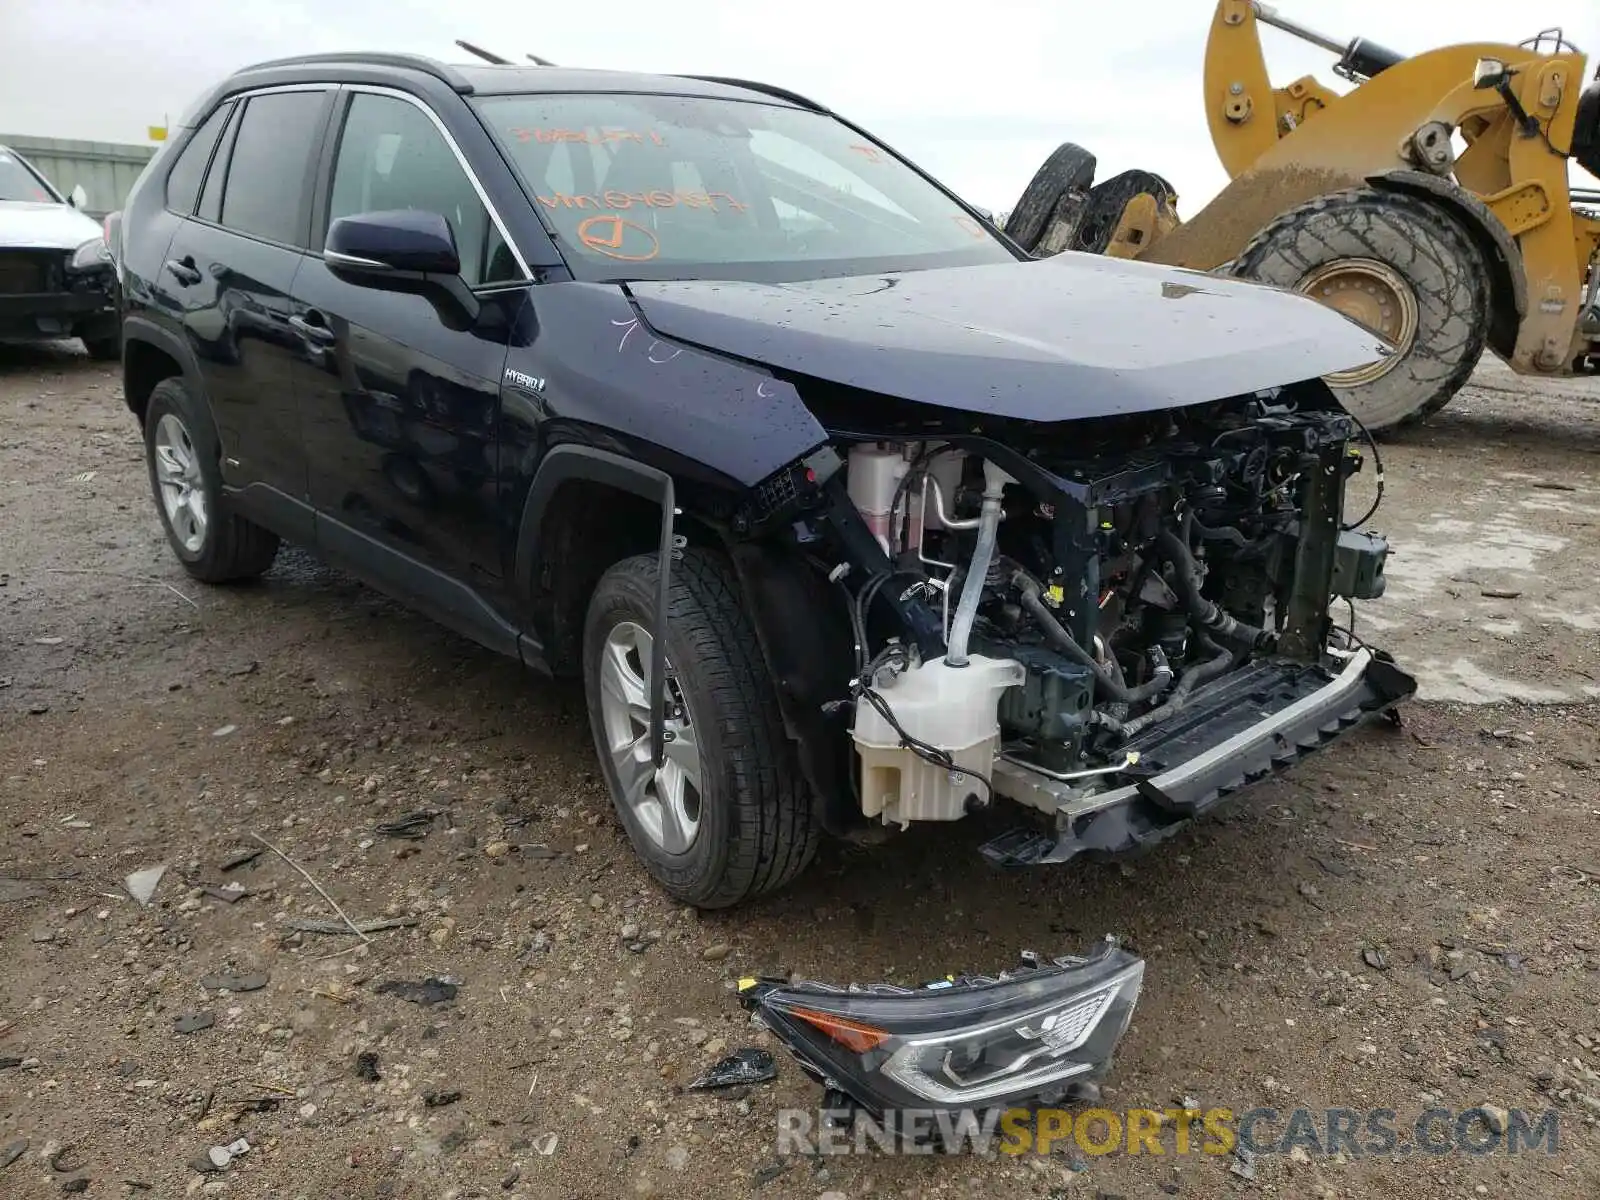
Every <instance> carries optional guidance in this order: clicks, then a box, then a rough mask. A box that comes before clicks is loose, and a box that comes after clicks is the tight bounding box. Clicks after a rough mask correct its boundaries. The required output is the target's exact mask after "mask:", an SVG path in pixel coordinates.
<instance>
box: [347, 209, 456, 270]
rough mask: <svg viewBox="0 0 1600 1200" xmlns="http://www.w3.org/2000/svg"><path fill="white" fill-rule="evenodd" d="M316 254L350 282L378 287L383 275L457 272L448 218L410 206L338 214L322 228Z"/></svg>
mask: <svg viewBox="0 0 1600 1200" xmlns="http://www.w3.org/2000/svg"><path fill="white" fill-rule="evenodd" d="M322 258H323V261H324V262H326V263H327V264H328V266H329V267H331V268H332V269H333V270H335V271H337V272H339V273H340V274H342V275H346V276H348V277H350V279H351V281H352V282H362V283H364V282H370V283H372V284H373V285H375V286H379V287H381V286H383V277H385V276H393V275H411V276H417V275H432V276H444V277H446V278H449V277H459V276H460V274H461V256H460V254H459V253H457V251H456V238H455V234H454V233H452V232H451V230H450V222H448V221H446V220H445V219H444V218H443V217H441V216H440V215H439V214H438V213H431V212H419V211H417V210H415V209H401V210H398V211H394V212H370V213H357V214H355V215H353V216H349V217H340V218H339V219H338V220H337V221H335V222H334V223H333V224H332V226H330V227H329V229H328V238H327V241H326V242H325V243H324V244H323V249H322Z"/></svg>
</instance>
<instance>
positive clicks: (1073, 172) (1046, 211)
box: [1005, 142, 1095, 254]
mask: <svg viewBox="0 0 1600 1200" xmlns="http://www.w3.org/2000/svg"><path fill="white" fill-rule="evenodd" d="M1094 169H1095V157H1094V155H1092V154H1090V153H1089V152H1088V151H1087V150H1085V149H1084V148H1083V147H1082V146H1079V145H1076V144H1074V143H1072V142H1062V143H1061V145H1059V146H1057V147H1056V148H1055V150H1054V151H1052V152H1051V155H1050V157H1049V158H1047V159H1045V160H1044V165H1043V166H1041V167H1040V168H1039V169H1038V170H1037V171H1035V172H1034V173H1033V179H1032V180H1031V181H1030V182H1029V183H1028V186H1027V187H1026V188H1024V189H1023V191H1022V196H1021V198H1020V199H1018V200H1017V205H1016V207H1015V208H1013V209H1012V210H1011V215H1010V216H1008V217H1007V218H1006V224H1005V232H1006V235H1007V236H1008V237H1010V238H1011V240H1012V241H1014V242H1016V243H1017V244H1018V245H1019V246H1021V247H1022V248H1023V249H1024V250H1026V251H1027V252H1028V253H1029V254H1032V253H1033V252H1034V250H1035V249H1037V248H1038V245H1039V239H1040V238H1041V237H1043V236H1044V233H1045V231H1046V229H1048V228H1049V225H1050V220H1051V217H1052V215H1053V214H1054V213H1055V211H1056V208H1057V206H1058V205H1060V204H1062V203H1063V202H1064V201H1065V200H1066V198H1067V197H1069V196H1071V195H1072V194H1073V193H1087V192H1088V190H1089V185H1090V184H1092V183H1093V182H1094Z"/></svg>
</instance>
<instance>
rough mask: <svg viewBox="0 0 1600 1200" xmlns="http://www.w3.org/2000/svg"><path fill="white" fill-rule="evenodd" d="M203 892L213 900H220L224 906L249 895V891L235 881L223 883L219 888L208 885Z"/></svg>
mask: <svg viewBox="0 0 1600 1200" xmlns="http://www.w3.org/2000/svg"><path fill="white" fill-rule="evenodd" d="M204 890H205V893H206V895H208V896H210V897H211V898H212V899H213V900H221V901H222V902H223V903H225V904H235V903H237V902H238V901H240V900H243V899H244V898H245V897H246V896H248V895H249V894H250V889H248V888H247V887H245V886H244V884H242V883H240V882H238V881H237V880H235V881H234V882H233V883H225V884H223V885H222V886H221V887H211V886H209V885H208V886H207V887H206V888H205V889H204Z"/></svg>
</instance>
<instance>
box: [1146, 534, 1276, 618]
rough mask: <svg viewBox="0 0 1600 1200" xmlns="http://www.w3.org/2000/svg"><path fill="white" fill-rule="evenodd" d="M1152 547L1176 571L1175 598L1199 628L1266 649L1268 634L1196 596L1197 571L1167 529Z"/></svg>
mask: <svg viewBox="0 0 1600 1200" xmlns="http://www.w3.org/2000/svg"><path fill="white" fill-rule="evenodd" d="M1156 548H1157V549H1158V550H1160V551H1161V553H1162V554H1163V555H1165V556H1166V557H1167V558H1168V559H1170V560H1171V562H1172V564H1173V565H1174V566H1175V567H1177V568H1178V574H1177V578H1176V579H1175V580H1174V581H1173V582H1174V583H1175V584H1176V586H1177V589H1178V595H1179V596H1181V597H1182V598H1183V603H1184V607H1185V608H1187V609H1188V610H1189V615H1190V616H1191V617H1193V618H1194V619H1195V622H1196V623H1197V624H1198V625H1199V626H1200V628H1201V629H1204V630H1207V631H1208V632H1210V633H1214V634H1216V635H1217V636H1218V637H1221V638H1225V639H1227V640H1228V641H1231V642H1244V643H1247V644H1248V645H1251V646H1266V645H1268V644H1269V643H1270V642H1271V641H1272V634H1270V633H1268V632H1267V631H1266V630H1265V629H1259V628H1257V627H1256V626H1254V625H1246V624H1245V623H1244V622H1243V621H1236V620H1234V618H1232V617H1230V616H1229V615H1228V614H1227V613H1226V612H1224V611H1223V610H1222V609H1221V608H1220V607H1218V606H1217V605H1215V604H1213V603H1212V602H1211V601H1209V600H1207V599H1206V598H1205V597H1204V596H1203V595H1201V594H1200V568H1199V566H1198V565H1197V564H1196V563H1195V561H1194V555H1193V554H1192V553H1190V551H1189V547H1188V546H1187V545H1185V544H1184V541H1183V539H1182V538H1180V537H1179V536H1178V535H1177V534H1175V533H1173V532H1172V530H1170V529H1163V530H1162V531H1161V532H1160V533H1158V534H1157V535H1156Z"/></svg>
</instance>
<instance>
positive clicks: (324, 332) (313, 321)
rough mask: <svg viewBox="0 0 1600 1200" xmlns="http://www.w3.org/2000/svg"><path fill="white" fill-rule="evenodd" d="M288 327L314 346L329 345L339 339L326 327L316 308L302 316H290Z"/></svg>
mask: <svg viewBox="0 0 1600 1200" xmlns="http://www.w3.org/2000/svg"><path fill="white" fill-rule="evenodd" d="M289 328H290V329H292V330H294V331H295V332H296V333H298V334H299V335H300V336H301V337H303V338H305V340H306V341H308V342H310V343H311V344H312V345H314V346H331V345H333V344H334V342H336V341H338V340H339V335H338V334H336V333H335V332H334V331H333V330H331V329H329V328H328V324H327V322H326V321H325V320H323V317H322V314H321V313H319V312H318V311H317V310H316V309H312V310H311V311H310V312H308V313H307V314H306V315H305V316H303V317H290V318H289Z"/></svg>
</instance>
